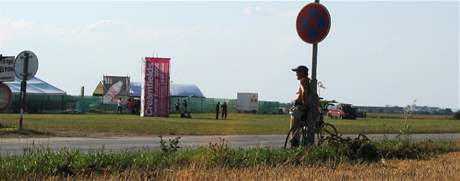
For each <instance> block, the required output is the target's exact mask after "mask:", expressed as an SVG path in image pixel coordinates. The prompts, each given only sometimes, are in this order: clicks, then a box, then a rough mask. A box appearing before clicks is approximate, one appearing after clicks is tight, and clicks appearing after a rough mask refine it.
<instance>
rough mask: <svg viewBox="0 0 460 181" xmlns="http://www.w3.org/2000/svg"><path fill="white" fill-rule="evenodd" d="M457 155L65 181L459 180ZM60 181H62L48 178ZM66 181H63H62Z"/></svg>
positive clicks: (139, 173) (195, 168) (135, 172)
mask: <svg viewBox="0 0 460 181" xmlns="http://www.w3.org/2000/svg"><path fill="white" fill-rule="evenodd" d="M459 178H460V152H451V153H447V154H443V155H439V156H436V157H434V158H432V159H428V160H386V161H380V162H378V163H372V164H340V165H334V166H300V167H295V166H279V167H267V166H260V167H249V168H212V169H209V168H208V169H206V168H202V167H199V166H190V167H187V168H182V169H178V170H174V169H166V170H162V171H157V172H144V171H139V170H128V171H124V172H122V173H118V174H116V175H99V176H94V177H91V176H90V177H89V178H88V177H80V178H78V177H77V178H75V177H73V178H68V180H75V179H77V180H200V181H201V180H417V181H419V180H459ZM47 179H48V180H62V178H53V177H51V178H47ZM64 180H65V179H64Z"/></svg>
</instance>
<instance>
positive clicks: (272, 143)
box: [0, 133, 460, 154]
mask: <svg viewBox="0 0 460 181" xmlns="http://www.w3.org/2000/svg"><path fill="white" fill-rule="evenodd" d="M344 136H345V137H354V136H356V135H344ZM367 136H368V137H369V138H370V139H371V140H381V139H384V138H388V139H395V138H396V136H397V134H386V135H384V134H369V135H367ZM174 137H175V136H166V137H164V138H163V139H164V140H166V141H167V140H168V139H172V138H174ZM221 139H225V140H226V142H227V144H228V145H229V146H231V147H234V148H238V147H243V148H249V147H272V148H279V147H282V146H283V144H284V139H285V135H227V136H181V139H180V146H181V147H183V148H184V147H188V148H191V147H198V146H206V145H208V144H209V143H220V142H222V141H221ZM410 139H413V140H426V139H431V140H460V133H443V134H412V135H410ZM36 148H50V149H52V150H60V149H62V148H72V149H79V150H80V151H83V152H87V151H94V150H101V149H104V150H109V151H122V150H138V149H158V148H160V138H159V137H157V136H151V137H103V138H88V137H50V138H0V154H22V153H23V152H24V151H25V150H29V149H36Z"/></svg>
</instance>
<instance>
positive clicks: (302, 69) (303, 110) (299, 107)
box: [289, 65, 310, 146]
mask: <svg viewBox="0 0 460 181" xmlns="http://www.w3.org/2000/svg"><path fill="white" fill-rule="evenodd" d="M292 71H294V72H295V73H296V77H297V80H298V81H299V89H298V90H297V96H296V99H295V102H294V106H293V107H292V108H291V110H290V114H291V119H290V128H289V129H292V128H293V127H300V126H301V121H306V120H305V119H306V118H307V112H308V96H309V88H310V79H309V78H308V68H307V67H306V66H303V65H299V66H298V67H297V68H294V69H292ZM298 130H300V129H298ZM299 136H300V132H299V131H296V132H294V133H293V137H292V139H291V140H290V143H291V145H292V146H298V145H299V144H300V143H299V142H300V141H299Z"/></svg>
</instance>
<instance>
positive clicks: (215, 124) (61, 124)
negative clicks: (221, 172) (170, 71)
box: [0, 113, 460, 136]
mask: <svg viewBox="0 0 460 181" xmlns="http://www.w3.org/2000/svg"><path fill="white" fill-rule="evenodd" d="M192 116H193V118H192V119H182V118H179V117H178V115H171V117H169V118H152V117H149V118H147V117H139V116H135V115H113V114H26V115H25V117H24V127H25V128H27V129H29V130H35V131H39V132H42V133H49V134H51V135H57V136H97V135H104V136H132V135H248V134H286V132H287V131H288V127H289V123H288V119H289V117H288V115H254V114H236V113H231V114H229V119H228V120H215V115H214V114H211V113H209V114H193V115H192ZM18 117H19V116H18V115H17V114H1V115H0V124H2V125H3V126H9V127H15V126H17V120H18ZM401 120H402V119H396V118H368V119H359V120H327V122H331V123H332V124H334V125H336V127H337V128H338V130H339V132H340V133H342V134H356V133H361V132H362V133H399V131H400V130H401V128H403V126H404V125H405V123H406V124H407V125H409V128H410V129H409V131H410V132H411V133H459V132H460V121H458V120H452V119H446V118H412V119H408V120H407V121H406V122H403V121H401ZM0 132H1V130H0ZM1 135H2V134H0V136H1Z"/></svg>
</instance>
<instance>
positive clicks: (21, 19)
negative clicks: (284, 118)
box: [0, 1, 460, 109]
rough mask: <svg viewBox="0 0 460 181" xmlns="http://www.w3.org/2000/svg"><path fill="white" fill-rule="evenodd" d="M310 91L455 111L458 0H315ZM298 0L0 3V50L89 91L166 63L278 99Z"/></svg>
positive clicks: (291, 59) (306, 57) (64, 84)
mask: <svg viewBox="0 0 460 181" xmlns="http://www.w3.org/2000/svg"><path fill="white" fill-rule="evenodd" d="M322 3H323V4H324V5H325V6H326V7H327V8H328V9H329V11H330V13H331V18H332V25H331V30H330V33H329V35H328V37H327V38H326V39H325V40H324V41H323V42H321V43H320V44H319V51H318V53H319V56H318V79H319V80H321V81H323V82H324V85H325V86H326V89H325V90H321V96H322V97H325V98H327V99H335V100H338V101H340V102H347V103H353V104H356V105H369V106H384V105H400V106H405V105H407V104H411V103H412V101H413V100H414V99H417V104H418V105H430V106H439V107H450V108H454V109H457V108H458V107H459V102H460V98H459V84H460V82H459V80H460V79H459V41H460V40H459V2H458V1H444V2H438V1H432V2H430V1H423V2H420V1H418V2H415V1H407V2H402V1H393V2H370V1H354V2H344V1H322ZM305 4H306V3H305V2H3V1H1V2H0V53H2V54H4V55H17V54H18V53H19V52H20V51H22V50H26V49H28V50H32V51H34V52H35V53H36V54H37V56H38V58H39V62H40V67H39V71H38V73H37V76H38V77H40V78H42V79H44V80H45V81H48V82H50V83H52V84H54V85H56V86H57V87H59V88H61V89H63V90H65V91H67V92H68V93H69V94H74V95H77V94H79V91H80V87H81V86H85V88H86V94H91V93H92V91H93V90H94V88H95V86H96V85H97V83H98V82H99V81H100V80H101V79H102V76H103V75H129V76H131V79H132V81H140V80H141V70H140V69H141V57H145V56H152V55H153V54H154V53H155V54H157V55H158V56H160V57H171V59H172V62H171V63H172V69H171V71H172V74H171V80H172V81H173V82H174V83H193V84H197V85H198V86H199V87H200V88H201V90H202V91H203V93H204V94H205V96H207V97H217V98H236V93H237V92H258V93H259V98H260V99H262V100H273V101H281V102H289V101H292V100H293V99H294V93H295V90H296V87H297V82H296V80H295V74H294V73H293V72H291V71H290V68H292V67H295V66H297V65H299V64H306V65H307V66H308V67H310V66H311V45H309V44H306V43H304V42H302V41H301V40H300V38H299V37H298V36H297V33H296V32H295V18H296V16H297V13H298V12H299V10H300V9H301V8H302V7H303V6H304V5H305Z"/></svg>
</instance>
